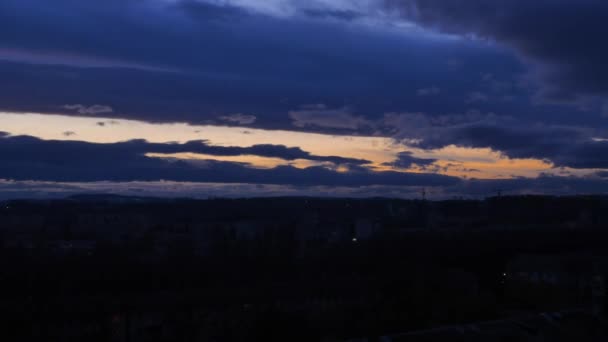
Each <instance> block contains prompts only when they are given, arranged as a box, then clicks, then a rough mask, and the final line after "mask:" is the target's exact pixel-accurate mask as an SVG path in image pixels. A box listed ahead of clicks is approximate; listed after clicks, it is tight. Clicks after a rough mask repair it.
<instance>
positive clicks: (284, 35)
mask: <svg viewBox="0 0 608 342" xmlns="http://www.w3.org/2000/svg"><path fill="white" fill-rule="evenodd" d="M316 11H317V13H316V14H314V15H311V13H308V15H303V16H296V17H293V18H276V17H271V16H264V15H261V14H254V13H251V12H247V11H245V10H242V9H239V8H235V7H230V6H227V5H223V6H219V5H212V4H208V3H204V2H200V1H185V0H182V1H160V0H141V1H133V0H129V1H117V0H112V1H76V2H75V1H68V0H56V1H53V2H52V4H50V3H49V2H48V1H43V0H25V1H23V0H5V1H2V2H0V74H2V78H1V79H0V86H1V87H2V89H3V91H2V92H0V103H2V108H0V109H5V110H15V111H39V112H47V113H48V112H64V113H67V114H78V112H79V111H81V110H80V109H87V108H89V109H90V108H91V107H92V106H95V105H103V106H106V107H107V108H111V109H112V112H109V111H107V112H105V113H104V114H103V115H104V116H111V117H123V118H124V117H128V118H137V119H142V120H147V121H171V122H175V121H187V122H195V123H218V122H219V123H222V124H226V121H225V120H222V119H221V118H222V117H229V116H230V115H234V114H236V113H246V114H247V115H252V116H255V117H256V118H257V119H256V120H255V121H251V120H249V121H247V123H246V125H249V126H255V127H264V128H283V129H284V128H291V129H299V130H315V131H327V130H330V131H331V129H327V127H322V126H305V127H304V126H302V127H300V126H292V125H291V123H292V120H291V119H290V118H289V117H288V115H287V113H288V112H290V111H299V110H301V108H302V107H303V106H306V105H310V104H323V105H325V106H326V107H327V108H328V109H334V110H338V109H340V108H351V109H352V112H353V113H352V114H353V115H355V116H357V117H365V118H366V119H373V118H376V119H377V118H380V117H381V116H382V115H383V113H384V112H390V111H403V110H409V111H423V110H424V111H425V112H428V113H442V112H445V111H446V110H448V109H449V110H454V111H464V110H466V109H468V108H467V107H468V104H466V103H464V99H465V98H466V96H467V94H469V93H470V92H472V91H475V90H476V89H477V87H478V84H477V83H479V82H482V79H481V75H482V74H483V73H488V72H493V74H494V75H495V77H496V78H497V79H498V80H507V79H508V80H510V79H511V78H512V77H513V75H512V74H513V73H516V72H518V71H520V69H521V66H520V64H519V62H517V60H515V59H514V58H513V57H512V56H509V55H508V54H505V53H504V52H502V51H496V50H494V49H492V48H489V47H487V46H483V45H482V44H477V43H474V42H466V41H455V40H445V39H437V38H432V39H430V38H429V37H427V36H426V35H425V34H423V33H420V32H409V33H408V32H403V31H398V30H396V29H389V28H388V27H385V26H382V25H376V26H374V27H372V26H369V25H368V26H366V25H361V24H357V23H353V22H352V20H341V19H340V20H336V19H335V17H336V16H338V17H339V16H343V14H344V13H338V12H336V13H332V12H331V11H328V12H327V13H325V12H323V13H318V10H316ZM313 12H314V11H313ZM328 17H331V18H328ZM452 60H457V61H459V64H458V67H457V68H455V67H454V66H453V65H451V64H450V63H449V62H450V61H452ZM471 75H474V76H475V77H474V79H471ZM431 85H432V86H433V87H437V89H441V96H434V97H433V99H430V98H429V97H425V96H417V92H418V90H419V89H425V88H428V87H429V86H431ZM512 92H515V94H511V95H512V96H515V97H516V98H517V97H518V96H523V93H522V92H521V90H517V89H516V90H512ZM66 104H67V105H70V106H73V104H78V105H79V107H78V108H80V109H78V110H76V111H74V110H68V109H66V108H65V106H66ZM488 105H489V104H488ZM523 105H524V104H522V103H521V102H517V101H513V102H512V103H510V104H508V105H507V107H509V106H510V107H512V108H511V109H513V111H514V112H515V111H516V110H515V109H521V107H522V106H523ZM507 107H505V108H504V109H505V110H507V109H509V108H507ZM358 128H359V127H353V128H349V130H351V131H353V130H354V131H356V130H357V129H358Z"/></svg>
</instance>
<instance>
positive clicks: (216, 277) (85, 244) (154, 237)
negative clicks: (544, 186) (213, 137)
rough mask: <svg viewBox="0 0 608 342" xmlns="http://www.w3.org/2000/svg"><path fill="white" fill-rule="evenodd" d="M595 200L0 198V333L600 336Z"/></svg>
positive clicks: (64, 337) (606, 239)
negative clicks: (16, 199)
mask: <svg viewBox="0 0 608 342" xmlns="http://www.w3.org/2000/svg"><path fill="white" fill-rule="evenodd" d="M606 246H608V199H607V198H602V197H567V198H554V197H496V198H490V199H487V200H483V201H464V200H459V201H444V202H427V201H405V200H388V199H369V200H347V199H312V198H271V199H247V200H245V199H244V200H228V199H216V200H206V201H198V200H187V199H184V200H159V199H148V198H125V197H113V196H79V197H73V198H70V199H66V200H55V201H10V202H3V203H1V206H0V264H1V265H0V289H1V291H0V296H1V298H0V310H1V312H2V313H3V315H2V317H3V319H2V320H3V327H2V329H0V338H1V339H2V340H3V341H4V340H6V341H28V340H34V341H120V342H123V341H124V342H127V341H132V342H139V341H349V340H352V341H573V340H575V341H607V340H608V335H607V331H608V330H607V328H606V315H605V309H606V299H605V279H606V276H607V275H608V249H607V248H606Z"/></svg>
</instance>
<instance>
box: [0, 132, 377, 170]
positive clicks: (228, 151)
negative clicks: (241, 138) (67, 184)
mask: <svg viewBox="0 0 608 342" xmlns="http://www.w3.org/2000/svg"><path fill="white" fill-rule="evenodd" d="M66 133H70V134H66V135H74V134H75V133H74V132H66ZM0 139H2V140H0V142H2V145H1V146H0V151H3V152H4V154H3V156H5V157H7V158H8V159H10V160H16V158H19V160H21V161H26V160H27V159H28V158H29V159H31V160H32V161H48V162H61V161H62V160H64V159H70V158H72V157H73V156H74V155H78V154H82V155H84V154H86V151H87V146H88V147H95V149H96V152H97V154H96V156H97V158H104V160H111V159H112V158H114V155H113V153H116V157H117V158H118V157H120V156H123V157H127V158H131V157H132V156H137V155H143V154H145V153H161V154H175V153H186V152H189V153H198V154H208V155H214V156H242V155H255V156H260V157H268V158H280V159H284V160H288V161H291V160H296V159H307V160H312V161H318V162H329V163H334V164H348V165H366V164H370V163H371V162H370V161H369V160H364V159H354V158H344V157H338V156H317V155H313V154H311V153H309V152H306V151H304V150H302V149H301V148H299V147H287V146H283V145H253V146H250V147H236V146H211V145H207V144H206V143H205V141H189V142H187V143H184V144H177V143H167V144H162V143H150V142H147V141H145V140H131V141H127V142H120V143H116V144H89V143H86V142H79V141H73V142H67V141H66V142H63V141H47V142H46V146H49V147H59V146H61V149H59V150H58V152H68V153H67V154H65V153H60V154H57V155H54V154H48V153H47V151H46V150H45V148H42V149H41V150H40V151H39V152H36V150H35V149H33V147H34V146H38V145H40V147H44V146H45V144H44V142H43V141H42V140H39V139H37V138H33V137H25V136H18V137H8V138H7V137H6V136H4V137H3V136H1V135H0ZM19 146H23V147H24V148H25V147H29V148H32V150H29V151H28V153H26V152H25V151H24V153H22V154H20V153H19V152H18V150H17V147H19ZM70 149H72V150H70Z"/></svg>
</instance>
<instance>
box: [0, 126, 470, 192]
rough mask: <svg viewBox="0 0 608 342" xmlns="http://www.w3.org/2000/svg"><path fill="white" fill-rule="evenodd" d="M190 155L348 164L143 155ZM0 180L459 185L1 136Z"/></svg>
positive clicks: (143, 147)
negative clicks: (184, 159)
mask: <svg viewBox="0 0 608 342" xmlns="http://www.w3.org/2000/svg"><path fill="white" fill-rule="evenodd" d="M179 152H195V153H207V154H213V155H220V156H221V155H227V156H232V155H242V154H253V155H260V156H273V157H280V158H284V159H286V160H293V159H297V158H306V159H310V160H317V161H331V162H339V163H345V164H348V165H350V164H352V165H353V168H352V169H351V170H350V171H348V172H338V171H334V170H330V169H328V168H325V167H309V168H305V169H298V168H295V167H292V166H279V167H276V168H273V169H269V170H265V169H256V168H252V167H250V166H248V165H247V164H244V163H232V162H220V161H214V160H204V161H200V160H197V161H190V162H188V161H183V160H177V161H176V160H172V159H171V158H169V159H160V158H150V157H147V156H146V155H145V154H146V153H179ZM0 160H2V163H1V164H0V179H12V180H21V181H26V180H34V181H55V182H96V181H118V182H128V181H160V180H170V181H180V182H205V183H252V184H279V185H300V186H304V185H305V186H316V185H326V186H347V187H357V186H367V185H392V186H408V185H409V186H413V185H427V186H440V185H449V184H454V183H457V182H459V179H458V178H454V177H449V176H441V175H434V174H413V173H399V172H373V171H371V170H369V169H366V168H362V167H357V166H358V165H361V164H366V163H367V161H362V160H357V159H348V158H340V157H320V156H314V155H310V154H309V153H307V152H305V151H302V150H300V149H297V148H296V149H292V148H286V147H284V146H272V145H256V146H252V147H249V148H240V147H215V146H207V145H204V144H203V143H201V142H197V141H194V142H189V143H186V144H155V143H148V142H145V141H142V140H135V141H128V142H122V143H114V144H94V143H86V142H79V141H44V140H40V139H37V138H33V137H27V136H17V137H10V136H4V137H0Z"/></svg>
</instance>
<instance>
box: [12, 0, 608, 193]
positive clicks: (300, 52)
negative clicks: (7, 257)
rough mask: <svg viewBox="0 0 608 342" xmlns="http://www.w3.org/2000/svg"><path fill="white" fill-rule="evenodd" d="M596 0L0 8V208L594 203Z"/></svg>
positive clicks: (184, 1) (600, 100) (22, 4)
mask: <svg viewBox="0 0 608 342" xmlns="http://www.w3.org/2000/svg"><path fill="white" fill-rule="evenodd" d="M607 36H608V2H607V1H605V0H534V1H530V0H307V1H303V0H104V1H98V0H79V1H75V0H53V1H48V0H2V1H0V199H2V198H15V197H36V198H46V197H56V196H64V195H66V194H72V193H82V192H87V193H90V192H107V193H118V194H129V195H134V194H135V195H150V196H193V197H207V196H228V197H241V196H282V195H288V196H292V195H306V196H353V197H367V196H388V197H395V196H396V197H406V198H416V197H420V193H421V191H423V190H422V189H424V191H425V192H426V193H427V197H429V198H436V199H442V198H451V197H460V196H464V197H483V196H490V195H492V194H495V193H496V192H497V191H498V190H499V189H500V190H502V191H503V192H504V193H508V194H523V193H526V194H558V195H574V194H591V193H596V194H597V193H608V44H607V43H606V41H607V38H606V37H607Z"/></svg>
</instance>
